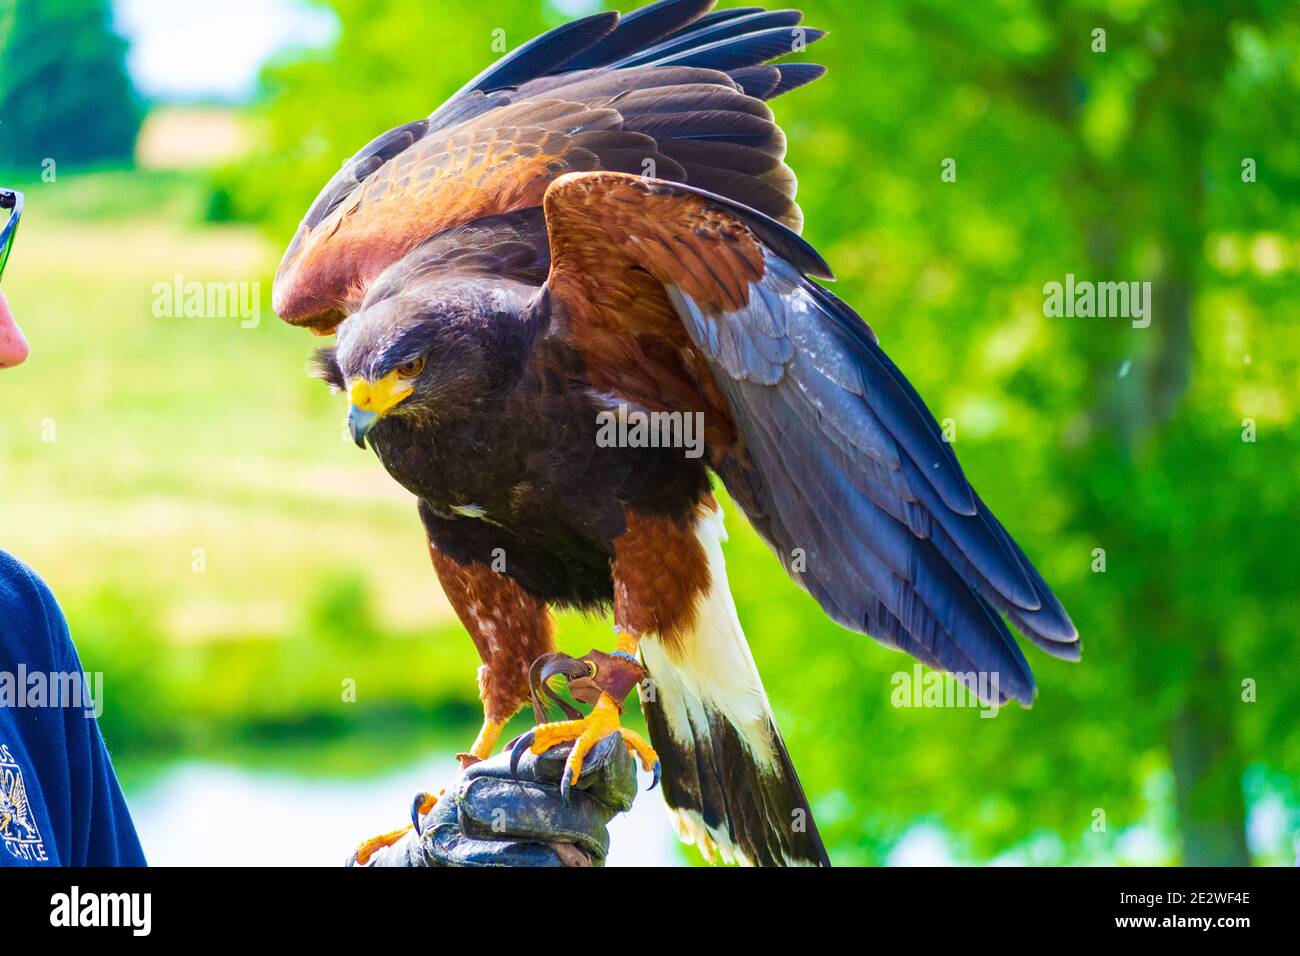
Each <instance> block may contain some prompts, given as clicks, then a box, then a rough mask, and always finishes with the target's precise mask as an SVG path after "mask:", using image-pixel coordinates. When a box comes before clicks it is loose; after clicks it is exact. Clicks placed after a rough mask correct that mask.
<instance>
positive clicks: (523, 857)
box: [347, 734, 636, 867]
mask: <svg viewBox="0 0 1300 956" xmlns="http://www.w3.org/2000/svg"><path fill="white" fill-rule="evenodd" d="M570 746H571V745H565V746H562V747H553V748H552V749H550V750H548V751H547V752H546V753H544V754H541V755H540V756H534V755H533V754H531V753H525V754H524V755H523V759H522V760H520V762H519V768H518V779H515V778H512V777H511V774H510V748H509V747H506V748H505V750H504V751H503V752H502V753H500V754H498V755H497V756H495V757H491V758H489V759H487V760H484V761H481V762H479V763H476V764H473V765H472V766H470V767H468V768H466V769H465V770H463V771H461V772H460V773H459V774H458V775H457V776H456V779H455V780H453V781H452V783H451V786H449V787H448V788H447V790H446V792H445V793H443V795H442V796H441V797H439V798H438V803H437V805H436V806H435V807H434V808H433V809H432V810H430V811H429V814H428V816H426V817H425V818H424V829H423V833H422V834H420V835H417V834H416V833H415V831H414V830H412V831H410V832H409V833H407V834H406V836H404V837H403V838H402V839H401V840H399V841H398V842H397V843H395V844H393V845H392V846H390V847H387V848H386V849H383V850H379V851H377V852H376V853H375V854H374V856H372V857H371V858H370V862H369V864H368V866H439V867H441V866H603V865H604V863H605V856H606V854H607V853H608V852H609V833H608V832H607V831H606V829H605V827H606V825H607V824H608V823H609V821H610V820H612V819H613V818H614V817H615V816H616V815H617V814H619V813H623V812H624V811H626V810H629V809H631V807H632V800H633V798H634V797H635V796H636V767H635V765H634V764H633V762H632V757H631V755H630V754H629V753H628V751H627V747H626V746H625V745H624V743H623V739H622V737H620V736H619V735H618V734H611V735H610V736H608V737H606V738H605V739H604V740H602V741H600V742H599V743H597V744H596V746H595V747H593V748H592V749H591V752H590V753H588V754H587V759H586V760H585V761H584V762H583V765H582V776H581V777H580V778H579V780H578V782H577V783H576V784H575V785H574V786H573V789H572V790H571V791H570V793H569V801H568V803H567V804H566V803H565V801H564V799H563V798H562V797H561V796H560V779H561V775H562V774H563V772H564V759H565V757H567V756H568V754H569V750H570ZM347 865H348V866H355V865H356V856H355V854H354V855H353V857H352V859H350V860H348V863H347Z"/></svg>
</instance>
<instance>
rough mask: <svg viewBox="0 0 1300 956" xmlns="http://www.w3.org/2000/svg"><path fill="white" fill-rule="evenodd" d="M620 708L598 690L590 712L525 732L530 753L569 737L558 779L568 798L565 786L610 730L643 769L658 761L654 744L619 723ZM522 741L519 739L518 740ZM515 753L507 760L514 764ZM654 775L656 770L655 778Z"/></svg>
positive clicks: (579, 774) (578, 772)
mask: <svg viewBox="0 0 1300 956" xmlns="http://www.w3.org/2000/svg"><path fill="white" fill-rule="evenodd" d="M620 713H621V708H620V707H619V706H618V702H617V701H616V700H614V698H613V697H611V696H609V694H601V695H600V699H599V700H597V701H596V706H595V707H593V708H592V711H591V713H590V714H588V715H587V716H586V717H583V718H582V719H581V720H561V721H557V722H556V723H553V724H539V725H538V726H536V727H534V728H533V730H532V732H531V733H530V734H529V735H527V736H530V737H531V738H532V740H531V741H529V746H528V750H529V751H530V752H531V753H534V754H543V753H546V751H548V750H550V749H551V748H552V747H556V746H558V745H560V744H564V743H568V742H569V741H573V751H572V752H571V753H570V754H569V757H568V759H567V760H566V761H565V762H564V779H563V780H562V781H561V783H560V792H561V793H562V794H563V795H564V797H565V799H568V794H569V788H570V787H571V786H573V784H575V783H577V782H578V778H579V777H580V776H582V764H583V761H584V760H585V759H586V757H587V754H588V753H589V752H590V751H591V748H592V747H594V746H596V744H597V743H598V742H599V741H601V740H604V739H605V738H606V737H608V736H609V735H610V734H618V735H619V736H620V737H622V738H623V742H624V743H625V744H626V745H627V748H628V750H630V751H632V753H633V754H634V755H635V756H636V757H637V758H638V759H639V760H640V761H641V765H642V766H643V767H645V769H646V770H653V769H654V768H655V766H656V765H657V764H658V763H659V756H658V754H656V753H655V751H654V748H653V747H651V746H650V745H649V744H648V743H646V741H645V739H644V738H643V737H642V736H641V735H640V734H638V733H637V732H636V731H634V730H628V729H627V728H625V727H623V726H621V725H620V723H619V715H620ZM522 742H523V741H522V740H521V743H522ZM517 761H518V754H516V755H515V759H513V760H512V761H511V763H512V770H513V766H515V765H517ZM657 780H658V776H657V774H656V782H657Z"/></svg>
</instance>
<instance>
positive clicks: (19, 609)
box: [0, 551, 68, 668]
mask: <svg viewBox="0 0 1300 956" xmlns="http://www.w3.org/2000/svg"><path fill="white" fill-rule="evenodd" d="M67 644H68V626H67V623H66V622H65V620H64V617H63V611H62V610H61V609H60V608H59V603H58V601H56V600H55V599H54V594H53V592H51V591H50V589H49V586H48V585H46V583H45V582H44V581H42V580H41V579H40V576H39V575H37V573H36V572H35V571H33V570H32V569H31V568H29V567H28V566H27V565H25V564H24V563H23V562H21V561H19V560H18V559H17V558H15V557H14V556H13V555H11V554H8V553H6V552H5V551H0V659H14V660H19V661H23V662H24V663H26V664H27V665H28V667H29V668H30V667H32V666H33V665H35V664H36V663H37V662H38V661H41V660H50V661H57V660H58V659H61V658H62V657H63V655H64V654H65V653H66V648H67Z"/></svg>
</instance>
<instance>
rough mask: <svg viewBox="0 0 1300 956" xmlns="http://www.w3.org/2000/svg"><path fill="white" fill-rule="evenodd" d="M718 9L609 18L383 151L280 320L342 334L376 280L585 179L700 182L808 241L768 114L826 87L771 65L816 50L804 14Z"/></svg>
mask: <svg viewBox="0 0 1300 956" xmlns="http://www.w3.org/2000/svg"><path fill="white" fill-rule="evenodd" d="M713 3H714V0H661V2H659V3H654V4H651V5H649V6H647V7H644V8H642V9H640V10H638V11H636V12H635V13H632V14H630V15H628V16H625V17H622V18H620V16H619V15H618V14H617V13H603V14H597V15H595V16H591V17H587V18H585V19H581V20H577V21H574V22H572V23H569V24H566V25H564V26H562V27H559V28H557V29H555V30H552V31H551V32H549V33H547V34H544V35H543V36H540V37H538V38H536V39H534V40H532V41H531V42H529V43H527V44H525V45H523V46H522V47H520V48H519V49H518V50H516V51H514V52H513V53H511V54H509V55H508V56H506V57H504V58H503V59H501V60H500V61H498V62H497V63H496V64H494V65H493V66H491V67H490V68H489V69H487V70H486V71H484V72H483V73H482V74H481V75H479V76H478V77H476V78H475V79H473V80H471V81H470V82H469V83H468V84H467V85H466V86H465V87H464V88H463V89H462V90H461V91H460V92H458V93H457V94H456V95H455V96H453V97H452V98H451V99H450V100H449V101H448V102H447V103H446V104H444V105H443V106H442V107H440V108H439V109H438V110H436V111H435V112H434V113H433V114H432V115H430V116H429V117H427V118H425V119H421V120H417V121H415V122H412V123H407V124H406V125H404V126H400V127H398V128H396V129H393V130H390V131H388V132H387V133H384V134H383V135H382V136H380V137H378V138H377V139H376V140H374V141H373V142H371V143H370V144H368V145H367V146H365V147H364V148H363V149H362V150H361V151H360V152H358V153H357V154H356V155H355V156H354V157H353V158H352V159H351V160H350V161H349V162H348V163H346V164H345V165H344V166H343V168H342V169H341V170H340V171H339V172H338V173H337V174H336V175H335V176H334V178H333V179H332V180H330V182H329V183H328V184H327V185H326V186H325V188H324V189H323V190H322V191H321V193H320V195H319V196H318V197H317V199H316V201H315V202H314V203H313V204H312V206H311V208H310V209H309V210H308V212H307V215H306V216H305V217H304V219H303V221H302V224H301V225H300V226H299V228H298V231H297V233H296V234H295V236H294V237H293V240H292V242H291V243H290V245H289V247H288V249H287V251H286V252H285V255H284V259H283V261H282V262H281V264H280V268H279V271H278V272H277V274H276V280H275V288H274V293H273V303H274V307H275V310H276V312H277V313H278V314H279V315H280V317H281V318H283V319H284V320H285V321H287V322H290V323H292V324H294V325H302V326H307V327H310V328H311V329H312V330H313V331H315V332H317V333H320V334H328V333H330V332H332V331H333V329H334V327H335V326H337V324H338V323H339V322H340V321H341V320H342V319H343V318H344V317H345V316H346V315H347V314H348V313H350V312H352V311H354V310H355V309H356V307H357V306H358V304H359V303H360V301H361V300H362V298H363V297H364V295H365V293H366V291H367V288H368V287H369V285H370V284H371V282H373V280H374V279H375V278H376V277H377V276H378V275H379V274H380V273H381V272H383V270H384V269H385V268H387V267H388V266H389V265H391V264H393V263H394V262H397V261H398V260H400V259H401V258H402V257H403V256H405V255H406V254H407V253H408V252H410V251H411V250H412V249H413V248H415V247H416V246H417V245H419V244H420V243H421V242H422V241H423V240H425V239H427V238H429V237H431V236H434V235H436V234H438V233H440V232H443V231H445V230H448V229H452V228H455V227H457V226H461V225H464V224H466V223H469V222H472V221H475V220H478V219H482V218H485V217H494V216H500V215H504V214H509V213H517V212H519V211H521V210H527V209H534V208H537V207H540V205H541V201H542V195H543V193H544V192H545V190H546V187H547V186H548V185H550V183H551V182H552V181H554V179H555V178H556V177H558V176H560V175H563V174H565V173H568V172H575V171H592V170H619V171H626V172H635V173H638V174H650V175H654V176H657V177H659V178H663V179H668V180H674V181H681V182H690V183H692V184H695V185H697V186H700V187H702V188H706V189H711V190H714V191H717V192H719V193H722V194H724V195H726V196H728V197H730V198H733V199H737V200H739V201H743V202H745V203H746V204H747V205H750V206H753V207H754V208H756V209H759V210H762V211H763V212H766V213H768V214H770V215H772V216H775V217H777V218H779V219H781V220H782V221H783V222H785V223H787V224H788V225H790V226H792V227H795V228H798V226H799V224H800V221H801V217H800V213H799V209H798V206H796V205H795V203H794V198H793V197H794V189H795V180H794V175H793V173H791V172H790V170H789V168H788V167H787V166H786V165H785V163H784V162H783V157H784V155H785V138H784V136H783V135H782V133H781V131H780V129H779V128H778V127H777V126H776V124H775V123H774V122H773V120H772V112H771V110H770V109H769V108H768V107H767V106H766V105H765V103H764V101H765V100H769V99H772V98H773V97H776V96H779V95H781V94H782V93H785V92H787V91H788V90H791V89H794V88H796V87H798V86H801V85H803V84H805V83H808V82H810V81H811V80H814V79H816V78H817V77H818V76H821V75H822V73H823V72H824V71H823V70H822V68H821V67H819V66H813V65H811V64H783V65H780V66H773V65H764V64H766V62H767V61H768V60H771V59H773V58H774V57H778V56H780V55H782V54H786V53H790V52H791V50H792V48H794V47H796V46H799V47H802V45H804V44H807V43H811V42H813V41H815V40H817V39H819V38H820V37H821V36H822V33H821V31H816V30H806V29H803V28H800V27H798V26H797V25H798V24H799V22H800V20H801V19H802V14H801V13H799V11H797V10H781V11H773V12H766V11H762V10H754V9H753V8H745V9H739V10H727V11H719V12H716V13H711V14H707V15H706V14H705V11H707V10H709V8H711V7H712V6H713Z"/></svg>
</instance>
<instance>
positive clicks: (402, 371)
mask: <svg viewBox="0 0 1300 956" xmlns="http://www.w3.org/2000/svg"><path fill="white" fill-rule="evenodd" d="M423 371H424V356H423V355H422V356H420V357H419V358H415V359H411V361H409V362H403V363H402V364H401V365H399V366H397V374H398V375H400V376H402V378H415V376H417V375H419V374H420V373H421V372H423Z"/></svg>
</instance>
